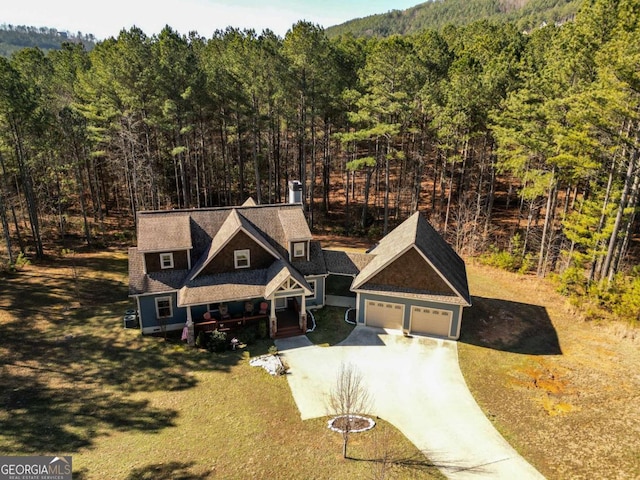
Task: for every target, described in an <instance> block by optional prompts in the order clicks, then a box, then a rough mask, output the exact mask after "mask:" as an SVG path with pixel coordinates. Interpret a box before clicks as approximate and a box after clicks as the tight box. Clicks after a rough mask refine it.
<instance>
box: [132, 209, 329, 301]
mask: <svg viewBox="0 0 640 480" xmlns="http://www.w3.org/2000/svg"><path fill="white" fill-rule="evenodd" d="M137 223H138V231H139V235H138V238H139V241H140V245H142V246H143V247H144V248H145V249H146V250H144V251H172V250H173V251H175V250H186V249H191V252H190V255H191V258H192V260H193V261H194V262H195V263H194V264H193V267H192V269H191V270H190V271H187V270H180V271H175V270H168V271H166V272H164V271H163V272H154V273H149V274H146V273H144V269H143V265H144V263H143V253H142V251H141V249H140V248H137V249H136V248H133V249H130V251H129V291H130V294H131V295H144V294H148V293H159V292H167V291H176V290H179V295H178V303H179V305H181V306H182V305H187V304H188V305H197V304H200V303H207V302H209V301H211V302H215V301H224V300H225V299H229V298H242V297H243V296H245V297H249V298H250V297H253V296H256V297H259V296H263V295H264V292H265V288H267V285H268V284H269V285H270V286H269V288H271V284H270V282H271V281H274V278H275V276H277V275H279V276H283V277H282V278H288V277H291V278H293V279H294V280H295V281H296V282H297V283H298V284H300V285H301V286H302V288H303V289H305V292H306V293H311V287H310V286H309V284H308V283H307V282H306V281H305V279H304V275H324V274H326V272H327V270H326V266H325V262H324V256H323V254H322V249H321V248H320V245H319V244H318V242H314V241H311V242H310V251H309V260H308V261H297V262H296V263H295V267H294V266H293V265H291V264H290V263H289V262H288V258H289V247H290V243H289V242H290V241H302V240H307V239H309V240H310V239H311V232H310V231H309V227H308V225H307V221H306V218H305V216H304V213H303V210H302V207H301V205H299V204H296V205H292V204H277V205H255V202H251V201H246V202H245V203H244V204H243V205H242V206H240V207H215V208H201V209H189V210H169V211H141V212H138V214H137ZM239 232H244V233H245V234H246V235H247V236H249V237H250V238H252V240H253V241H255V242H256V243H257V244H258V245H260V246H261V247H262V248H264V249H265V250H266V251H267V252H269V253H270V254H271V255H272V256H273V257H274V262H275V264H274V265H272V267H271V268H267V269H258V270H255V269H246V270H242V271H234V272H226V273H217V274H205V273H203V269H204V267H205V266H206V265H207V263H208V262H209V261H211V260H212V259H213V258H214V257H215V256H216V254H217V253H219V252H220V250H221V249H222V248H224V247H225V245H227V244H228V243H229V241H231V239H233V238H234V236H235V235H237V234H238V233H239ZM156 249H158V250H156ZM279 278H280V277H279ZM281 284H282V282H279V283H278V285H277V286H276V288H278V287H279V286H280V285H281Z"/></svg>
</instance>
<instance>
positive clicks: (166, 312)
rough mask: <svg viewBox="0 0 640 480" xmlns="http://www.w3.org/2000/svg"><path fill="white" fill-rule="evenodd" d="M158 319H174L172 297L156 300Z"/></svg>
mask: <svg viewBox="0 0 640 480" xmlns="http://www.w3.org/2000/svg"><path fill="white" fill-rule="evenodd" d="M156 317H157V318H170V317H173V307H172V306H171V297H158V298H156Z"/></svg>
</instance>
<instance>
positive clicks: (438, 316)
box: [410, 306, 453, 337]
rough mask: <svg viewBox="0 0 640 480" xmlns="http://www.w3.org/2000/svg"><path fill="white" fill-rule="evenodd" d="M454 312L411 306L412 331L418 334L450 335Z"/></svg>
mask: <svg viewBox="0 0 640 480" xmlns="http://www.w3.org/2000/svg"><path fill="white" fill-rule="evenodd" d="M452 318H453V313H452V312H451V311H450V310H440V309H437V308H431V307H417V306H412V307H411V321H410V331H411V333H412V334H417V335H436V336H439V337H449V335H450V332H451V321H452Z"/></svg>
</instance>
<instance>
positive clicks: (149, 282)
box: [129, 247, 189, 295]
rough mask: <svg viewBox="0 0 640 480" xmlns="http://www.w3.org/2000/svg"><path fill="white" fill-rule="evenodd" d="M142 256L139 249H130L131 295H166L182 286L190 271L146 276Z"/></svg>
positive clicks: (169, 271)
mask: <svg viewBox="0 0 640 480" xmlns="http://www.w3.org/2000/svg"><path fill="white" fill-rule="evenodd" d="M142 255H143V254H142V253H140V252H139V251H138V249H137V248H135V247H131V248H129V295H140V294H144V293H165V292H170V291H172V290H176V289H178V288H180V287H181V286H182V284H183V283H184V281H185V279H186V278H187V274H188V273H189V272H188V270H165V271H162V272H154V273H149V274H145V273H144V269H143V259H142Z"/></svg>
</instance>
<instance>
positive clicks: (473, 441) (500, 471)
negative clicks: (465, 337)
mask: <svg viewBox="0 0 640 480" xmlns="http://www.w3.org/2000/svg"><path fill="white" fill-rule="evenodd" d="M276 346H277V347H278V351H279V352H280V354H281V356H282V358H283V360H284V362H285V363H286V364H287V365H288V366H289V369H290V370H289V374H288V376H287V378H288V381H289V386H290V388H291V391H292V393H293V397H294V399H295V401H296V404H297V406H298V409H299V410H300V415H301V417H302V419H308V418H315V417H322V416H326V415H327V410H326V403H325V402H326V399H327V397H328V393H329V391H330V390H331V388H332V387H333V385H334V384H335V380H336V375H337V373H338V371H339V369H340V365H341V363H342V362H347V363H351V364H353V365H354V366H356V367H357V369H358V370H359V371H360V373H361V374H362V376H363V380H364V382H365V384H366V386H367V388H368V391H369V394H370V396H371V397H372V399H373V406H372V411H371V412H370V414H371V415H376V416H378V417H380V418H383V419H385V420H387V421H388V422H390V423H392V424H393V425H394V426H395V427H397V428H398V429H399V430H400V431H402V433H404V434H405V436H406V437H407V438H408V439H409V440H411V442H413V444H414V445H416V447H418V449H420V450H421V451H422V452H424V454H425V455H426V456H428V457H429V459H430V460H431V461H432V462H434V463H435V464H436V465H437V466H438V468H440V470H441V471H442V472H443V473H444V474H445V475H446V476H447V477H449V478H454V479H470V478H475V479H478V478H491V479H509V480H511V479H514V478H517V479H519V480H524V479H542V478H544V477H543V476H542V475H541V474H540V473H539V472H538V471H537V470H535V469H534V468H533V467H532V466H531V465H529V463H527V462H526V461H525V460H524V459H523V458H522V457H521V456H520V455H518V453H517V452H516V451H515V450H514V449H513V448H511V446H510V445H509V444H508V443H507V442H506V441H505V440H504V439H503V438H502V436H501V435H500V434H499V433H498V432H497V431H496V430H495V429H494V428H493V425H492V424H491V423H490V422H489V420H488V419H487V418H486V417H485V416H484V414H483V413H482V411H481V410H480V408H479V407H478V405H477V404H476V402H475V400H474V398H473V397H472V396H471V394H470V393H469V390H468V389H467V385H466V383H465V381H464V378H463V377H462V373H461V372H460V367H459V366H458V350H457V343H456V342H452V341H448V340H438V339H433V338H426V337H414V338H405V337H404V336H402V335H400V334H397V333H395V334H394V333H390V334H388V333H386V332H385V331H384V330H382V329H377V328H369V327H361V326H358V327H356V328H355V329H354V330H353V332H352V333H351V335H349V337H348V338H347V339H346V340H345V341H344V342H342V343H340V344H339V345H336V346H333V347H318V346H315V345H313V344H312V343H311V342H310V341H309V339H308V338H307V337H306V336H300V337H294V338H288V339H282V340H276Z"/></svg>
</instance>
